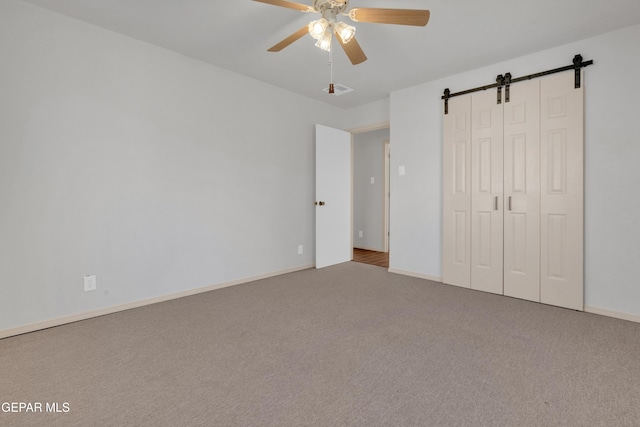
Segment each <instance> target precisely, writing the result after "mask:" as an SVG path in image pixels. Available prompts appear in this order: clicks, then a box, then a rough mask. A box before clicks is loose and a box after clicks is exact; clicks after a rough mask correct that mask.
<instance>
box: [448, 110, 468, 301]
mask: <svg viewBox="0 0 640 427" xmlns="http://www.w3.org/2000/svg"><path fill="white" fill-rule="evenodd" d="M444 128H445V131H444V135H445V139H444V147H443V163H444V165H445V167H444V176H443V179H442V181H443V206H444V211H443V212H444V215H443V218H442V222H443V229H444V235H445V236H446V237H445V238H444V239H443V243H442V258H443V264H442V266H443V268H442V280H443V282H444V283H447V284H449V285H456V286H462V287H465V288H468V287H470V285H471V270H470V265H471V224H470V221H471V177H470V174H469V162H470V161H471V100H470V97H459V98H456V99H452V100H450V101H449V114H447V115H446V116H445V117H444Z"/></svg>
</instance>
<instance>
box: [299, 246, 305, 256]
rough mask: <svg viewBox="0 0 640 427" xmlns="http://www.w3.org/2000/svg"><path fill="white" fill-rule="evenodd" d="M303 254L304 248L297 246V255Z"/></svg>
mask: <svg viewBox="0 0 640 427" xmlns="http://www.w3.org/2000/svg"><path fill="white" fill-rule="evenodd" d="M303 253H304V246H302V245H298V255H302V254H303Z"/></svg>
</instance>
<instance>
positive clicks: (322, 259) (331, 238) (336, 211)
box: [316, 125, 353, 268]
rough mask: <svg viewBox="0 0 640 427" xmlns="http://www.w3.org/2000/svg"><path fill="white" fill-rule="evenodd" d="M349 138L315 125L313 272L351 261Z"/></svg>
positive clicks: (345, 134) (348, 134)
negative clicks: (314, 242)
mask: <svg viewBox="0 0 640 427" xmlns="http://www.w3.org/2000/svg"><path fill="white" fill-rule="evenodd" d="M351 238H352V236H351V134H350V133H349V132H345V131H342V130H339V129H333V128H330V127H327V126H322V125H316V268H322V267H327V266H330V265H334V264H339V263H342V262H347V261H351V259H352V254H353V247H352V244H351Z"/></svg>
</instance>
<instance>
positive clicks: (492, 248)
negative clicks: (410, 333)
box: [471, 91, 503, 294]
mask: <svg viewBox="0 0 640 427" xmlns="http://www.w3.org/2000/svg"><path fill="white" fill-rule="evenodd" d="M502 136H503V104H498V103H497V102H496V94H495V92H494V91H483V92H476V93H474V94H473V95H472V97H471V288H472V289H477V290H480V291H484V292H492V293H494V294H502V293H503V288H502V283H503V279H502V273H503V259H502V252H503V249H502V246H503V210H502V205H503V194H502V192H503V188H502V183H503V159H502V149H503V147H502V145H503V144H502Z"/></svg>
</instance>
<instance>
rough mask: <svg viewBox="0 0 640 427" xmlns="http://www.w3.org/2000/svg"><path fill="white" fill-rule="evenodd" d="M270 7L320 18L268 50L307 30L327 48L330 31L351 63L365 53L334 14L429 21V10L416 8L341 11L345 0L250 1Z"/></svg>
mask: <svg viewBox="0 0 640 427" xmlns="http://www.w3.org/2000/svg"><path fill="white" fill-rule="evenodd" d="M254 1H258V2H261V3H267V4H271V5H274V6H281V7H287V8H289V9H294V10H298V11H300V12H313V13H319V14H320V15H322V17H321V18H320V19H317V20H315V21H311V22H310V23H309V25H305V26H304V27H302V28H300V29H299V30H298V31H296V32H295V33H293V34H291V35H290V36H289V37H287V38H285V39H284V40H282V41H281V42H279V43H277V44H275V45H274V46H272V47H270V48H269V49H268V51H269V52H279V51H281V50H282V49H284V48H285V47H287V46H289V45H290V44H291V43H293V42H295V41H296V40H298V39H299V38H301V37H302V36H304V35H305V34H307V33H309V34H310V35H311V36H312V37H313V38H315V39H316V40H317V42H316V46H318V47H319V48H320V49H323V50H326V51H331V42H332V40H333V34H335V36H336V39H337V40H338V42H339V43H340V46H342V48H343V49H344V52H345V53H346V54H347V56H348V57H349V60H350V61H351V63H352V64H353V65H357V64H360V63H362V62H364V61H366V60H367V56H366V55H365V54H364V51H363V50H362V48H361V47H360V45H359V44H358V41H357V40H356V38H355V32H356V29H355V27H353V26H351V25H348V24H346V23H344V22H343V21H338V16H347V17H349V18H350V19H351V20H352V21H355V22H372V23H377V24H397V25H413V26H418V27H424V26H425V25H427V22H429V16H430V12H429V11H428V10H417V9H380V8H362V7H357V8H353V9H351V10H349V11H348V12H345V11H346V10H347V7H348V5H349V0H313V6H307V5H305V4H301V3H295V2H292V1H287V0H254Z"/></svg>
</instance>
